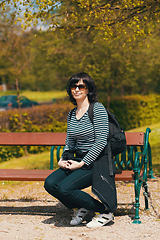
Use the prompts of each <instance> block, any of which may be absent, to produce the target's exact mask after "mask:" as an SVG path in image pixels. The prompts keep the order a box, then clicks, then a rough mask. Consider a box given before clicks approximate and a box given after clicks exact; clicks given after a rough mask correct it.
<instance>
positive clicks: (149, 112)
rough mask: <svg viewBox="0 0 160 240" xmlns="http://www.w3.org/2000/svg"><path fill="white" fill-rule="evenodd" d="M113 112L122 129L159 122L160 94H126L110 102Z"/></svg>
mask: <svg viewBox="0 0 160 240" xmlns="http://www.w3.org/2000/svg"><path fill="white" fill-rule="evenodd" d="M110 111H111V112H113V113H114V114H115V116H116V118H117V119H118V121H119V123H120V125H121V126H122V128H123V129H124V130H129V129H133V128H137V127H142V126H147V125H150V124H154V123H158V122H160V96H159V95H148V96H140V95H136V96H127V97H123V98H120V97H119V98H115V99H113V100H112V101H111V102H110Z"/></svg>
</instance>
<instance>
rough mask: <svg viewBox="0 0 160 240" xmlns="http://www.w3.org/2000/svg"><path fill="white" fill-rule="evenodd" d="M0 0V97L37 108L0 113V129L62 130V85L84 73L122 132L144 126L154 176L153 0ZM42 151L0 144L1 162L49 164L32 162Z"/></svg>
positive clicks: (158, 124) (157, 57)
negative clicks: (32, 102)
mask: <svg viewBox="0 0 160 240" xmlns="http://www.w3.org/2000/svg"><path fill="white" fill-rule="evenodd" d="M7 2H8V3H9V4H6V1H1V2H0V4H1V5H0V6H1V8H0V46H1V51H0V84H1V85H2V86H4V85H5V86H6V88H7V89H8V90H7V91H5V92H3V91H2V92H1V93H0V95H1V96H2V95H6V94H17V95H21V94H23V95H25V96H26V97H28V98H30V99H31V100H35V101H38V102H39V103H40V104H41V105H40V106H37V107H34V108H32V109H26V110H10V111H5V112H1V113H0V131H33V132H34V131H35V132H37V131H57V132H60V131H66V119H67V113H68V111H69V110H70V109H72V108H73V105H71V104H70V103H69V100H68V97H67V95H66V91H65V89H66V86H67V83H68V80H69V78H70V77H71V76H72V75H73V74H74V73H76V72H81V71H85V72H87V73H89V74H90V75H91V77H92V78H93V79H94V80H95V82H96V85H97V91H98V100H99V101H100V102H102V103H103V104H104V106H105V107H107V108H108V109H110V111H111V112H113V113H114V114H115V115H116V117H117V119H118V120H119V122H120V124H121V126H122V127H123V128H124V130H125V131H145V128H146V127H148V126H149V127H150V128H151V130H152V132H151V134H150V142H151V146H152V156H153V170H154V173H155V174H156V175H160V157H159V156H160V148H159V146H160V54H159V46H160V38H159V34H160V23H159V19H160V18H159V12H160V7H159V1H94V0H92V1H63V3H61V4H60V2H59V1H38V2H37V4H36V1H31V2H32V5H31V6H27V4H29V2H30V1H23V4H22V3H20V1H18V0H17V1H7ZM33 3H34V4H33ZM48 150H49V149H48V148H43V147H28V148H27V151H26V149H24V148H22V147H12V148H11V147H0V165H1V167H2V168H7V167H8V168H10V167H11V165H12V167H13V166H14V167H15V168H16V167H18V168H48V167H49V157H48V155H45V154H47V153H42V154H41V157H40V156H39V155H38V159H39V160H38V161H37V160H35V159H36V156H37V155H32V154H39V153H41V152H44V151H48ZM25 155H27V156H25ZM24 156H25V158H24ZM14 157H16V159H14ZM17 157H18V159H17ZM20 157H23V160H22V159H21V158H20ZM30 159H32V160H30ZM33 162H34V164H33Z"/></svg>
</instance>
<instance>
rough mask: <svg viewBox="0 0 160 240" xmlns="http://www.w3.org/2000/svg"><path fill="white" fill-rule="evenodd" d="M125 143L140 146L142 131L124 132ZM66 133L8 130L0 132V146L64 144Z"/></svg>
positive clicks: (141, 143) (142, 136)
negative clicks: (8, 131) (7, 131)
mask: <svg viewBox="0 0 160 240" xmlns="http://www.w3.org/2000/svg"><path fill="white" fill-rule="evenodd" d="M125 134H126V140H127V145H129V146H142V145H143V143H144V133H143V132H126V133H125ZM65 139H66V133H62V132H10V133H5V132H1V133H0V146H5V145H8V146H54V145H55V146H64V145H65Z"/></svg>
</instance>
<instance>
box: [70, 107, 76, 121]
mask: <svg viewBox="0 0 160 240" xmlns="http://www.w3.org/2000/svg"><path fill="white" fill-rule="evenodd" d="M74 109H75V108H73V109H72V110H71V111H70V112H69V120H71V117H72V113H73V111H74Z"/></svg>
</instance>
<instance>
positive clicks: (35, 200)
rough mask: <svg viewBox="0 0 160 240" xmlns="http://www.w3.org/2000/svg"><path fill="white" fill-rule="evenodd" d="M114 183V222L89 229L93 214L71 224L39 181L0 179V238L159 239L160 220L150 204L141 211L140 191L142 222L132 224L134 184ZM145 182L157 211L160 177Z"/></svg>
mask: <svg viewBox="0 0 160 240" xmlns="http://www.w3.org/2000/svg"><path fill="white" fill-rule="evenodd" d="M116 184H117V194H118V208H117V210H116V212H115V219H114V222H112V223H110V224H109V225H107V226H104V227H102V228H100V229H94V230H92V229H88V228H87V227H86V226H85V223H86V221H89V220H90V218H91V217H92V213H91V214H89V215H88V216H87V218H86V221H84V222H83V223H82V224H81V225H80V226H78V227H71V226H70V225H69V222H70V219H71V212H70V211H69V210H67V209H66V208H65V207H64V206H63V205H62V204H61V203H59V202H58V201H57V200H56V199H53V198H52V197H51V196H50V195H49V194H47V193H46V192H45V190H44V189H43V183H42V182H21V183H19V184H17V183H16V184H15V183H12V184H7V182H4V183H3V182H0V239H2V240H14V239H21V240H31V239H38V240H41V239H42V240H50V239H61V240H88V239H91V240H99V239H100V240H101V239H105V240H106V239H112V240H120V239H123V240H126V239H127V240H128V239H129V240H132V239H134V240H135V239H136V240H138V239H156V240H157V239H160V219H157V216H156V215H155V213H154V211H153V209H152V208H151V206H150V210H147V211H144V197H143V193H141V198H140V204H141V206H140V217H141V221H142V224H133V223H132V216H133V213H134V206H133V202H134V185H133V183H127V182H125V183H123V182H118V183H116ZM148 184H149V190H150V192H151V193H152V195H151V196H152V200H153V204H154V207H155V209H156V211H157V212H159V213H160V178H157V179H156V180H149V182H148ZM86 191H90V189H87V190H86Z"/></svg>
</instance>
